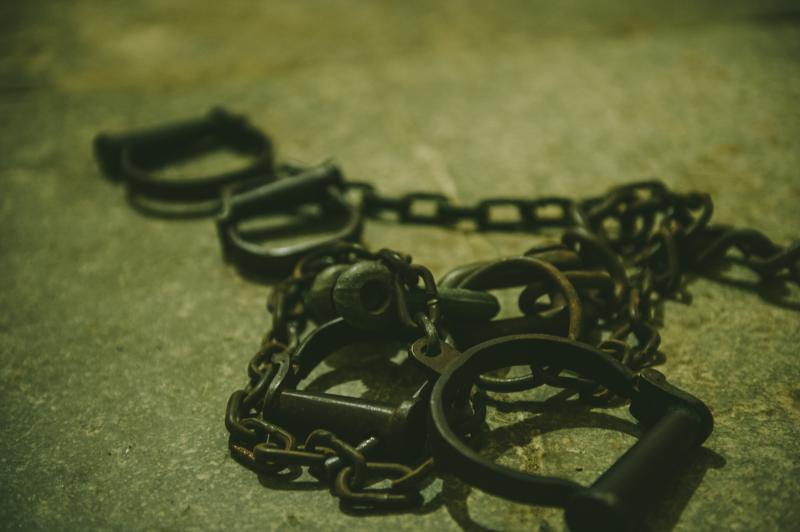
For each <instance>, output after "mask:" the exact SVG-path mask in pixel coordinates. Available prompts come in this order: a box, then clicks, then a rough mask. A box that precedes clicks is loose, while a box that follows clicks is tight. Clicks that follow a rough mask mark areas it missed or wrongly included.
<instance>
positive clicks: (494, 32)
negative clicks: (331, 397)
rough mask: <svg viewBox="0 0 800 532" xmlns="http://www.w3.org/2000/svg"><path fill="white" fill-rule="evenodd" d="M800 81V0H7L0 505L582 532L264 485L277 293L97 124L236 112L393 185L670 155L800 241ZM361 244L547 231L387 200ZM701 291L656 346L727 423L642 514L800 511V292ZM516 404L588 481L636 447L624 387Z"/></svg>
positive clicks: (49, 518)
mask: <svg viewBox="0 0 800 532" xmlns="http://www.w3.org/2000/svg"><path fill="white" fill-rule="evenodd" d="M798 102H800V7H799V6H798V5H797V4H796V3H793V2H743V1H729V2H710V1H701V2H697V1H692V2H690V1H684V0H680V1H677V2H669V3H667V2H663V3H655V2H648V1H644V0H639V1H636V0H627V1H620V2H601V1H599V0H597V1H589V2H578V1H575V0H567V1H563V2H541V1H532V2H531V1H521V0H519V1H507V2H479V1H468V0H461V1H456V0H454V1H448V2H424V1H416V0H413V1H407V2H352V1H351V2H345V1H341V2H324V1H314V0H303V1H294V2H234V1H230V2H211V1H206V0H196V1H192V2H188V1H175V2H157V1H154V0H149V1H144V2H135V3H133V2H111V1H109V2H101V1H95V2H90V1H83V0H75V1H71V2H44V1H28V2H3V3H2V5H0V123H2V125H3V127H2V128H1V129H0V424H2V436H1V437H0V491H1V492H2V496H1V497H0V528H3V529H14V530H93V529H102V530H194V529H201V530H205V529H209V530H234V529H240V530H291V529H302V530H371V529H378V528H381V529H385V530H392V529H399V530H457V529H459V528H461V529H465V530H531V529H539V530H562V529H564V527H565V525H564V524H563V517H562V512H560V511H559V510H555V509H544V508H540V507H532V506H526V505H521V504H515V503H510V502H506V501H504V500H501V499H497V498H495V497H492V496H489V495H486V494H484V493H481V492H480V491H479V490H476V489H471V488H469V487H468V486H465V485H463V484H461V483H460V482H457V481H456V480H454V479H451V478H445V479H444V480H437V481H436V482H434V483H433V484H432V485H431V486H429V487H428V488H427V489H426V491H425V495H426V498H427V502H426V505H425V506H424V507H423V509H422V510H419V511H417V512H412V513H398V514H389V515H377V516H376V515H372V516H354V515H350V514H348V513H345V512H343V511H341V510H340V509H339V507H338V504H337V502H336V501H335V500H334V499H333V498H332V497H330V496H329V494H328V493H327V491H326V490H325V489H323V488H320V487H319V486H315V485H313V484H311V483H308V482H301V483H300V484H299V485H294V486H285V485H273V486H271V487H270V486H262V485H261V484H260V483H259V481H258V480H257V478H256V477H255V475H253V474H252V473H251V472H249V471H247V470H245V469H244V468H242V467H241V466H239V465H238V464H237V463H235V462H234V461H233V460H232V459H231V458H230V457H229V455H228V452H227V447H226V442H227V438H226V432H225V429H224V426H223V424H222V413H223V409H224V406H225V402H226V400H227V397H228V395H229V394H230V392H231V391H233V390H234V389H236V388H237V387H239V386H241V385H242V384H243V382H244V377H245V365H246V362H247V360H248V359H249V357H250V356H251V354H252V353H253V351H254V349H255V348H256V346H257V344H258V341H259V337H260V335H261V334H262V332H263V331H264V329H265V328H266V327H267V326H268V318H267V316H266V314H265V313H264V311H263V305H264V300H265V296H266V291H267V288H266V287H265V286H263V285H259V284H255V283H253V282H251V281H249V280H246V279H244V278H243V277H242V276H240V275H239V274H238V273H237V272H236V271H235V270H234V269H233V268H231V267H228V266H226V265H225V264H224V263H223V262H222V261H221V259H220V253H219V246H218V243H217V240H216V236H215V232H214V230H213V225H212V223H211V221H209V220H207V219H206V220H192V221H180V222H175V221H166V220H160V219H155V218H147V217H144V216H142V215H140V214H138V213H136V212H135V211H133V210H132V209H131V208H130V207H129V206H128V205H127V204H126V202H125V199H124V193H123V191H122V190H121V189H120V188H118V187H115V186H114V185H113V184H111V183H109V182H108V181H106V180H104V179H102V178H101V177H100V175H99V171H98V168H97V165H96V163H95V161H94V160H93V158H92V153H91V149H90V145H91V140H92V138H93V136H94V135H95V134H96V133H97V132H99V131H103V130H110V131H114V130H120V129H127V128H131V127H135V126H141V125H148V124H154V123H159V122H163V121H166V120H173V119H180V118H185V117H191V116H197V115H199V114H200V113H202V112H204V111H205V110H206V109H208V108H209V107H211V106H212V105H215V104H222V105H225V106H226V107H228V108H230V109H232V110H235V111H238V112H242V113H245V114H247V115H248V116H249V117H250V119H251V120H252V122H253V123H255V124H256V125H258V126H260V127H262V128H264V129H265V130H266V131H268V132H269V133H270V135H272V137H273V138H274V139H275V141H276V146H277V150H278V155H279V158H280V159H282V160H294V161H301V162H308V163H311V162H318V161H321V160H324V159H326V158H329V157H334V158H335V159H336V160H337V161H338V162H339V163H340V164H341V165H342V167H343V168H344V170H345V172H346V174H347V175H348V176H351V177H353V178H357V179H368V180H371V181H373V182H375V183H376V184H377V186H379V187H380V188H381V190H384V191H387V192H391V193H401V192H404V191H408V190H419V189H422V190H428V191H433V192H441V193H445V194H448V195H449V196H451V197H454V198H456V199H457V200H459V201H462V202H472V201H476V200H478V199H479V198H481V197H483V196H486V195H504V196H509V195H518V196H525V197H527V196H539V195H552V194H558V195H571V196H576V195H577V196H587V195H594V194H599V193H601V192H603V191H605V190H606V189H607V188H608V187H609V186H611V185H614V184H619V183H622V182H625V181H629V180H639V179H644V178H650V177H658V178H660V179H663V180H664V181H665V182H666V183H668V184H669V185H670V186H672V187H675V188H676V189H680V190H690V189H697V190H703V191H707V192H710V193H711V194H712V196H713V198H714V200H715V204H716V212H715V219H716V220H718V221H721V222H725V223H731V224H736V225H740V226H747V227H755V228H757V229H759V230H761V231H764V232H766V233H767V234H769V235H770V236H771V237H772V238H773V239H774V240H776V241H778V242H781V243H788V242H790V241H791V240H792V239H795V238H798V237H799V236H800V224H798V222H800V209H798V200H800V175H798V168H800V150H798V140H799V139H800V105H798ZM209 164H211V163H209ZM366 241H367V242H368V243H369V244H371V245H373V246H375V247H378V246H380V247H383V246H388V247H393V248H397V249H404V250H408V251H411V252H412V253H413V254H414V256H415V258H416V259H417V260H418V261H419V262H421V263H423V264H427V265H429V266H430V267H432V269H433V270H434V272H435V273H437V274H438V275H441V274H442V273H444V272H445V271H447V270H448V269H449V268H451V267H453V266H455V265H456V264H459V263H462V262H465V261H469V260H475V259H476V258H481V257H487V256H500V255H509V254H513V253H515V252H519V251H520V250H522V249H525V245H526V242H527V243H529V240H526V239H524V238H520V237H502V236H491V235H490V236H486V235H481V234H475V233H469V232H463V231H462V232H451V231H446V230H439V229H433V230H432V229H420V228H416V229H412V228H399V227H396V226H393V225H391V224H386V223H376V224H372V225H371V226H370V227H369V229H368V230H367V233H366ZM688 291H689V292H690V293H691V295H692V302H691V303H690V304H686V303H678V302H669V303H667V304H666V306H665V309H664V328H663V352H664V353H665V354H666V356H667V360H666V363H665V364H664V365H663V366H662V367H661V370H662V371H663V372H664V373H665V374H666V375H667V376H668V377H669V378H670V379H671V380H672V381H673V382H674V383H676V384H677V385H678V386H680V387H682V388H685V389H686V390H687V391H690V392H691V393H694V394H696V395H698V396H699V397H701V398H702V399H703V400H705V401H706V402H707V403H708V404H709V405H710V407H711V408H712V410H713V412H714V416H715V419H716V427H715V431H714V433H713V434H712V435H711V437H710V438H709V439H708V441H707V442H706V443H705V446H704V448H703V450H702V451H701V452H699V453H698V456H697V458H696V460H695V461H694V465H693V466H692V467H691V469H690V470H689V471H688V472H687V473H686V474H685V475H684V476H682V477H681V479H680V480H679V481H678V482H677V483H676V484H675V485H674V486H671V487H670V488H669V489H668V490H667V491H668V493H667V495H665V496H664V497H663V498H662V500H661V501H660V502H659V504H658V507H657V508H656V509H655V510H654V512H652V513H651V514H650V515H649V518H648V521H647V523H646V526H647V527H648V528H650V529H652V530H671V529H675V530H797V529H798V527H800V481H799V480H798V478H800V466H798V463H799V462H800V461H799V460H798V459H800V443H798V441H800V439H799V438H798V424H799V423H800V379H799V378H798V377H800V363H799V362H798V358H797V356H798V352H797V346H798V342H799V341H800V326H799V325H800V322H798V313H797V309H798V304H797V301H798V299H800V298H799V297H798V291H797V289H796V288H795V289H792V291H790V292H789V293H787V294H778V295H779V296H781V297H784V299H785V300H786V301H787V303H786V304H785V305H783V306H779V305H775V304H773V303H771V302H770V301H769V300H772V299H774V297H772V296H774V295H775V294H767V293H765V292H764V291H763V290H762V291H759V290H757V289H741V288H737V287H736V286H731V285H726V284H722V283H718V282H712V281H709V280H704V279H697V280H694V281H692V282H691V283H690V284H689V286H688ZM351 355H352V354H351ZM365 362H366V363H365ZM325 371H328V372H329V376H328V377H327V378H326V377H325V375H319V376H318V380H317V381H315V383H316V386H318V387H321V388H326V389H330V390H333V391H338V392H341V393H349V394H354V395H363V396H367V397H381V396H383V395H385V390H386V387H387V385H390V384H391V383H393V382H396V379H397V372H398V362H397V359H396V358H391V359H390V358H387V356H386V354H385V353H375V352H364V353H361V354H360V355H359V354H357V355H355V356H345V355H343V356H341V357H340V358H336V359H334V361H333V362H332V363H331V365H329V366H327V367H326V369H325ZM326 379H327V380H326ZM323 384H324V386H323ZM514 405H515V403H513V402H510V403H507V406H505V407H502V406H501V407H498V408H496V409H493V410H492V411H491V412H490V418H489V425H490V428H491V431H490V433H488V434H487V436H486V442H485V449H484V452H486V453H488V454H489V455H491V456H493V457H494V458H495V459H496V460H498V461H499V462H501V463H505V464H510V465H514V466H516V467H520V468H523V469H526V470H529V471H535V472H540V473H548V474H565V475H567V476H569V477H570V478H573V479H575V480H578V481H580V482H584V483H589V482H591V481H592V479H593V478H596V477H597V475H598V474H599V473H600V472H601V471H602V470H603V468H605V467H607V466H608V465H609V464H610V463H612V462H613V461H614V459H615V458H616V457H617V456H619V455H620V454H621V453H622V452H623V450H624V449H625V448H626V447H627V446H629V445H630V444H631V443H632V442H633V441H635V438H634V437H633V436H631V435H630V434H631V433H634V432H635V431H633V430H632V429H631V428H630V427H631V424H630V420H631V418H630V416H629V415H628V414H626V413H625V411H624V409H621V410H617V411H611V412H609V411H601V410H597V411H595V410H592V411H587V410H585V409H581V408H580V407H577V406H575V405H574V404H571V403H568V404H565V405H562V406H560V407H558V408H555V407H554V409H553V410H554V411H553V412H545V413H543V412H532V411H528V410H526V409H524V408H519V407H518V406H516V407H515V406H514ZM562 421H563V423H564V425H563V427H564V428H561V429H560V430H559V428H560V427H562V424H561V422H562ZM275 488H280V489H275Z"/></svg>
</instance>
